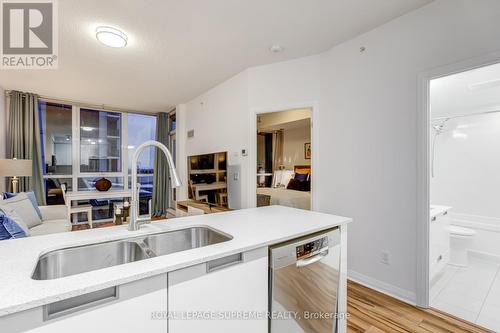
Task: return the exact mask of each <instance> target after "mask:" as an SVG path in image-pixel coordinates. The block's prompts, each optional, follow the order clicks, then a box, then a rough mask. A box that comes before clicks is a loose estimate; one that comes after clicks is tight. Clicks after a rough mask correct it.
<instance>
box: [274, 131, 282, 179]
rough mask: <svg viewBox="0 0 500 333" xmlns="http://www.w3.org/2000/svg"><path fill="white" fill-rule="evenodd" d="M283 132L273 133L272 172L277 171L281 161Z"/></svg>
mask: <svg viewBox="0 0 500 333" xmlns="http://www.w3.org/2000/svg"><path fill="white" fill-rule="evenodd" d="M283 141H284V135H283V130H278V131H275V132H274V133H273V171H276V170H279V168H280V166H281V165H282V164H283V163H284V161H283Z"/></svg>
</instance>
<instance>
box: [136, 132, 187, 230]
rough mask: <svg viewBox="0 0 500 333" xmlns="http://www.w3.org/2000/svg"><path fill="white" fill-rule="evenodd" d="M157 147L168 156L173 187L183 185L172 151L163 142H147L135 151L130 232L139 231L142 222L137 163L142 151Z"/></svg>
mask: <svg viewBox="0 0 500 333" xmlns="http://www.w3.org/2000/svg"><path fill="white" fill-rule="evenodd" d="M151 146H153V147H157V148H159V149H160V150H161V151H162V152H163V153H164V154H165V156H166V158H167V163H168V166H169V173H170V182H171V186H172V187H180V186H181V185H182V183H181V180H180V177H179V174H178V173H177V170H176V169H175V165H174V159H173V158H172V154H170V151H169V150H168V148H167V147H166V146H165V145H164V144H163V143H161V142H158V141H154V140H150V141H146V142H144V143H143V144H141V145H140V146H139V147H137V148H136V150H135V151H134V155H133V157H132V200H131V205H130V209H131V212H130V223H129V226H128V230H130V231H135V230H139V228H140V223H139V222H140V221H139V193H138V192H139V191H138V185H139V184H138V183H137V161H138V160H139V156H140V155H141V153H142V151H143V150H144V148H146V147H151Z"/></svg>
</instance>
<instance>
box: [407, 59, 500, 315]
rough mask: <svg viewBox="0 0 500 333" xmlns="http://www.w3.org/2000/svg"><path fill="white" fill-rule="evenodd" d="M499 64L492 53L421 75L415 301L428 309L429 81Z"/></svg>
mask: <svg viewBox="0 0 500 333" xmlns="http://www.w3.org/2000/svg"><path fill="white" fill-rule="evenodd" d="M497 63H500V52H494V53H490V54H486V55H482V56H478V57H474V58H471V59H467V60H464V61H460V62H456V63H452V64H449V65H445V66H442V67H438V68H434V69H431V70H429V71H426V72H422V73H420V74H419V76H418V90H417V97H418V99H417V229H416V231H417V271H416V272H417V277H416V278H417V279H416V281H417V300H416V304H417V306H419V307H422V308H429V302H430V300H429V290H430V272H429V238H430V234H429V232H430V217H429V214H430V146H429V145H430V123H431V112H430V81H431V80H434V79H437V78H440V77H444V76H448V75H452V74H457V73H462V72H466V71H469V70H472V69H476V68H480V67H484V66H488V65H493V64H497Z"/></svg>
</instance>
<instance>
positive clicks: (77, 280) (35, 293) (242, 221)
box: [0, 206, 352, 317]
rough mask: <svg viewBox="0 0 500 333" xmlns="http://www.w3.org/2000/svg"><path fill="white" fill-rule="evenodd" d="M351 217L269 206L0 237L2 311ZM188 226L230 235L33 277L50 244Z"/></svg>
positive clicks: (94, 240) (67, 244) (121, 281)
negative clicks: (137, 224)
mask: <svg viewBox="0 0 500 333" xmlns="http://www.w3.org/2000/svg"><path fill="white" fill-rule="evenodd" d="M351 221H352V220H351V219H350V218H346V217H341V216H334V215H328V214H323V213H317V212H311V211H305V210H299V209H295V208H288V207H282V206H268V207H261V208H252V209H244V210H238V211H231V212H224V213H217V214H209V215H199V216H188V217H182V218H176V219H170V220H164V221H158V222H154V223H153V224H148V225H144V226H142V227H141V229H140V230H139V231H135V232H131V231H128V230H127V226H126V225H125V226H116V227H109V228H101V229H90V230H84V231H77V232H67V233H59V234H52V235H46V236H37V237H28V238H23V239H16V240H7V241H2V242H0V317H1V316H5V315H8V314H12V313H16V312H19V311H23V310H27V309H31V308H34V307H38V306H41V305H44V304H48V303H52V302H55V301H59V300H62V299H66V298H70V297H74V296H78V295H82V294H85V293H89V292H92V291H97V290H100V289H104V288H107V287H112V286H116V285H121V284H125V283H129V282H132V281H135V280H140V279H144V278H147V277H151V276H154V275H158V274H162V273H166V272H169V271H173V270H177V269H180V268H183V267H187V266H191V265H195V264H199V263H202V262H206V261H208V260H212V259H216V258H220V257H223V256H226V255H230V254H234V253H238V252H243V251H248V250H252V249H256V248H259V247H263V246H268V245H272V244H276V243H280V242H282V241H285V240H288V239H293V238H297V237H301V236H304V235H308V234H311V233H314V232H316V231H320V230H324V229H327V228H331V227H335V226H338V225H342V224H346V223H349V222H351ZM192 226H209V227H212V228H214V229H217V230H219V231H222V232H224V233H226V234H229V235H231V236H232V237H233V239H232V240H230V241H227V242H223V243H219V244H214V245H210V246H206V247H201V248H197V249H192V250H187V251H182V252H176V253H173V254H169V255H164V256H158V257H155V258H151V259H146V260H142V261H137V262H133V263H129V264H124V265H118V266H113V267H109V268H104V269H100V270H95V271H91V272H86V273H82V274H77V275H72V276H67V277H63V278H59V279H54V280H44V281H38V280H33V279H31V275H32V273H33V271H34V269H35V266H36V263H37V260H38V257H39V256H40V255H42V254H44V253H46V252H49V251H52V250H56V249H61V248H66V247H72V246H78V245H85V244H92V243H99V242H103V241H110V240H117V239H123V238H129V237H136V236H140V235H144V234H150V233H157V232H162V231H170V230H176V229H184V228H188V227H192Z"/></svg>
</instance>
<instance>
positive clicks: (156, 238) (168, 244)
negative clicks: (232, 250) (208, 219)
mask: <svg viewBox="0 0 500 333" xmlns="http://www.w3.org/2000/svg"><path fill="white" fill-rule="evenodd" d="M230 239H231V237H229V236H226V235H225V234H222V233H220V232H218V231H215V230H213V229H209V228H204V227H197V228H189V229H182V230H176V231H171V232H165V233H161V234H153V235H150V236H147V237H145V238H144V243H146V245H147V246H148V247H149V248H150V249H151V250H152V251H153V252H154V253H155V254H156V255H158V256H162V255H165V254H170V253H174V252H179V251H185V250H189V249H195V248H197V247H203V246H207V245H212V244H217V243H222V242H225V241H228V240H230Z"/></svg>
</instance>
